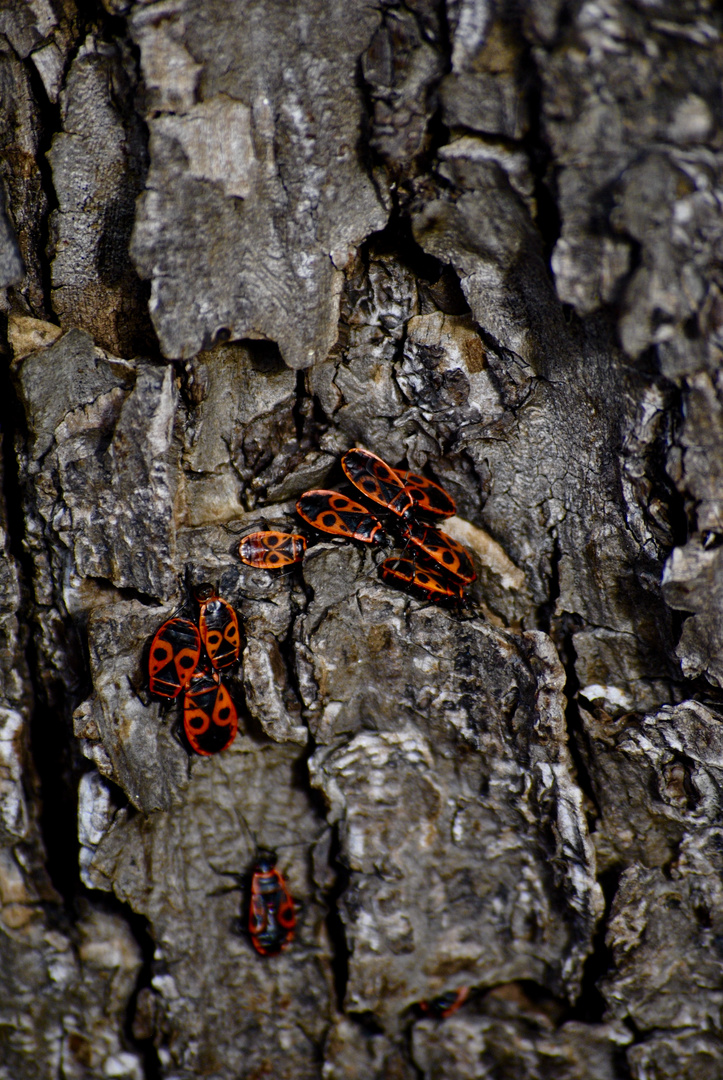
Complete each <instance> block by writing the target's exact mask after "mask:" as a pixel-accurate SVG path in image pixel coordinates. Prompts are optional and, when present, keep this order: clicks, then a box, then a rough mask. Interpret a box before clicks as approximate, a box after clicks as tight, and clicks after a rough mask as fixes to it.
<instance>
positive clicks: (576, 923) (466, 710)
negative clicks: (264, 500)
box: [299, 552, 602, 1023]
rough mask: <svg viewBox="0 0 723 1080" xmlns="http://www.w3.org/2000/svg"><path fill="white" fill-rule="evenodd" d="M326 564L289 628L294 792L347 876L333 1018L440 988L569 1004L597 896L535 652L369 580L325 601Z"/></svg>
mask: <svg viewBox="0 0 723 1080" xmlns="http://www.w3.org/2000/svg"><path fill="white" fill-rule="evenodd" d="M338 569H339V568H338V560H336V559H335V558H334V555H333V553H328V557H325V554H324V553H322V552H320V553H319V554H318V556H317V557H316V558H315V559H314V560H313V562H311V561H310V563H309V569H308V570H307V571H306V574H305V576H306V578H307V580H308V581H309V583H310V584H311V585H312V587H313V589H314V601H313V603H312V605H310V607H309V610H308V613H307V614H306V615H304V616H303V617H302V619H301V621H300V624H299V633H300V643H301V656H300V659H301V663H302V664H303V667H304V669H305V670H304V678H303V683H302V694H303V695H304V701H305V705H306V707H307V715H308V719H309V726H310V730H311V732H312V734H313V736H314V738H315V740H316V742H317V744H321V746H320V748H319V749H318V750H317V751H316V752H315V754H314V756H313V757H312V759H311V761H310V763H309V764H310V771H311V777H312V782H313V783H314V784H315V785H317V786H319V787H320V788H321V789H322V790H323V792H324V794H325V796H326V799H327V801H328V803H329V805H330V810H331V817H332V820H336V821H339V823H340V828H341V843H342V851H343V855H344V860H345V862H346V863H347V864H348V865H349V867H350V869H351V871H352V873H351V883H350V887H349V889H348V890H347V892H346V893H345V895H344V898H343V900H342V918H343V919H344V923H345V926H346V932H347V938H348V941H349V946H350V949H351V959H350V977H349V984H348V987H347V998H346V1005H347V1008H348V1009H351V1010H352V1011H359V1012H364V1011H367V1010H370V1011H372V1012H374V1013H375V1014H378V1015H381V1016H383V1017H385V1018H386V1020H387V1022H389V1023H393V1021H394V1017H395V1015H398V1014H399V1013H400V1012H402V1011H403V1010H404V1008H405V1007H408V1006H409V1005H411V1004H412V1003H413V1002H415V1001H418V1000H420V998H423V997H427V996H435V995H436V994H437V993H442V992H444V991H446V990H448V989H450V988H451V987H453V986H455V985H460V984H465V983H466V984H470V983H471V984H476V983H480V982H483V983H486V984H490V983H494V982H500V981H509V980H512V979H515V978H532V979H535V980H536V981H538V982H540V983H542V984H545V985H548V986H549V987H550V988H551V989H554V990H555V991H556V992H558V993H561V992H562V993H565V992H567V993H570V994H572V995H573V996H574V994H575V993H576V987H577V985H578V983H579V979H580V975H581V967H582V962H583V960H584V957H585V956H586V954H587V953H588V951H589V949H590V939H591V934H592V932H593V929H594V926H595V923H596V921H597V918H598V917H599V915H600V912H601V902H602V897H601V894H600V892H599V888H598V886H597V884H596V883H595V880H594V869H593V863H592V850H591V847H590V844H589V839H588V837H587V827H586V824H585V819H584V816H583V813H582V804H581V800H580V793H579V790H578V789H577V788H576V787H575V785H574V784H573V783H572V777H571V772H570V768H571V765H570V760H569V758H568V756H567V750H566V748H565V736H564V723H563V712H562V698H561V696H560V690H561V687H562V684H563V682H564V676H563V673H562V670H561V668H560V667H559V664H558V662H557V659H556V654H555V652H554V649H553V648H552V646H551V643H550V642H549V640H548V639H547V638H546V637H545V635H542V634H531V635H525V636H524V637H523V638H515V637H513V636H510V635H507V634H505V633H503V632H501V631H497V630H492V629H490V628H489V627H487V626H485V625H483V624H481V623H480V622H478V621H476V620H472V621H462V622H460V621H459V620H458V619H456V618H455V617H454V616H453V615H449V614H447V613H444V612H440V611H434V610H430V609H429V608H427V609H422V610H419V611H418V610H415V608H414V607H413V606H412V607H411V608H410V605H409V602H408V601H405V599H404V598H403V597H402V596H400V595H399V594H398V593H396V592H395V591H393V590H391V589H387V588H385V587H384V586H379V585H371V584H370V585H366V586H363V585H362V586H361V587H359V588H358V589H357V590H356V595H355V596H353V597H349V598H348V599H347V598H345V599H343V600H341V601H337V600H335V599H334V598H332V597H330V596H329V589H327V587H326V585H325V583H326V581H327V580H329V579H333V578H338ZM483 687H484V690H483V689H482V688H483ZM503 717H504V719H502V718H503ZM522 762H524V765H522V764H520V763H522ZM516 763H517V764H516ZM513 806H514V810H512V807H513ZM550 862H551V863H552V866H555V865H557V866H558V868H559V870H558V871H555V870H554V869H552V870H551V867H550ZM563 865H566V866H567V871H562V866H563ZM550 870H551V872H550ZM482 897H486V898H487V900H486V902H482V903H481V902H480V900H481V898H482ZM533 913H534V914H533ZM381 956H385V957H386V960H385V962H384V963H383V964H380V963H379V959H380V957H381ZM450 984H451V986H450Z"/></svg>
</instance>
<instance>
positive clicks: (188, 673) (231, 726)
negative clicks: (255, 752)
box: [148, 585, 241, 756]
mask: <svg viewBox="0 0 723 1080" xmlns="http://www.w3.org/2000/svg"><path fill="white" fill-rule="evenodd" d="M194 598H195V600H196V602H197V604H198V608H199V612H198V625H197V624H196V623H195V622H193V621H192V620H191V619H186V618H184V617H182V616H180V615H174V616H173V617H172V618H170V619H167V620H166V622H164V623H163V625H162V626H159V628H158V630H157V631H156V633H155V635H154V637H153V641H152V642H151V648H150V652H149V654H148V678H149V686H150V690H151V693H152V694H155V695H156V696H157V697H161V698H166V699H172V698H177V697H178V696H179V695H180V694H181V692H183V730H184V732H185V734H186V738H187V739H188V743H189V745H190V746H191V748H192V749H193V750H195V752H196V753H197V754H204V755H206V756H208V755H210V754H216V753H218V751H219V750H225V749H226V747H227V746H230V745H231V743H232V742H233V740H234V738H235V736H236V731H237V730H238V713H237V711H236V706H235V705H234V703H233V701H232V700H231V695H230V694H229V692H228V690H227V689H226V687H225V686H224V684H223V682H222V680H221V671H223V670H224V669H225V668H229V667H231V665H232V664H235V663H236V661H237V660H238V656H239V651H240V648H241V635H240V632H239V625H238V616H237V615H236V612H235V611H234V609H233V608H232V607H231V605H230V604H228V603H227V602H226V601H225V600H222V599H221V597H220V596H218V595H217V593H216V590H215V589H214V588H213V586H212V585H199V586H198V588H197V589H195V590H194Z"/></svg>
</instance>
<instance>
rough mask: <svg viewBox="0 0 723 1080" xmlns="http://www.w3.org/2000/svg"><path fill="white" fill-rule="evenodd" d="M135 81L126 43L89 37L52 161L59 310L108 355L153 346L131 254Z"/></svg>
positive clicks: (138, 136)
mask: <svg viewBox="0 0 723 1080" xmlns="http://www.w3.org/2000/svg"><path fill="white" fill-rule="evenodd" d="M135 90H136V74H135V69H134V65H133V61H132V58H131V55H130V52H129V50H128V48H127V46H125V45H123V44H122V43H118V42H116V43H113V44H110V43H106V42H104V41H102V40H99V39H98V38H96V37H95V36H94V35H92V34H91V35H89V36H88V37H87V38H86V40H85V41H84V42H83V45H82V46H81V48H80V49H79V50H78V53H77V55H76V56H75V58H74V60H73V63H72V65H71V68H70V71H69V73H68V77H67V79H66V81H65V86H64V89H63V92H62V95H61V105H62V117H63V128H62V131H60V132H59V133H58V134H57V135H56V136H55V138H54V139H53V145H52V147H51V150H50V152H49V154H48V160H49V162H50V164H51V167H52V170H53V186H54V188H55V193H56V196H57V199H58V209H57V210H56V211H54V212H53V214H52V215H51V221H50V227H51V235H52V249H53V250H52V252H51V257H52V285H53V295H52V302H53V308H54V310H55V312H56V314H57V315H58V317H59V319H60V323H61V325H62V326H63V327H64V328H69V327H73V326H74V327H79V328H80V329H83V330H86V331H87V332H88V333H89V334H91V335H92V336H93V338H94V340H95V341H96V342H97V344H99V345H101V346H102V347H104V348H106V349H109V350H110V351H111V352H114V353H117V354H119V355H124V356H132V355H134V354H135V353H137V352H139V351H141V350H142V349H143V347H144V345H146V344H147V341H148V338H149V333H150V326H149V324H148V312H147V307H146V300H145V296H144V289H143V285H142V283H141V281H140V280H139V278H138V276H137V274H136V272H135V270H134V268H133V266H132V265H131V262H130V256H129V254H128V245H129V242H130V236H131V230H132V228H133V220H134V214H135V201H136V198H137V196H138V194H139V193H140V191H141V189H142V187H143V178H144V173H145V169H146V147H145V137H144V133H143V130H142V125H141V121H140V119H139V117H138V116H137V115H136V114H135V112H134V111H133V105H134V94H135Z"/></svg>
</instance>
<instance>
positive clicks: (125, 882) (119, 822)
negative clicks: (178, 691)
mask: <svg viewBox="0 0 723 1080" xmlns="http://www.w3.org/2000/svg"><path fill="white" fill-rule="evenodd" d="M298 755H299V749H298V747H289V746H278V745H274V744H273V743H271V744H266V745H263V746H262V745H259V744H258V743H255V742H253V741H252V740H250V739H248V738H244V737H243V736H240V737H239V738H238V739H237V740H236V742H235V743H234V744H233V746H232V748H231V749H230V750H229V751H227V752H226V753H225V754H224V755H222V756H220V757H216V758H213V759H206V760H201V759H197V760H196V761H194V763H193V767H192V769H191V778H190V782H189V785H188V788H187V790H186V792H185V796H184V799H183V802H182V804H181V805H180V806H178V807H177V808H176V809H175V810H174V812H173V813H170V814H153V815H152V816H150V817H148V818H143V817H140V816H134V815H128V814H127V813H121V814H119V815H118V816H117V817H116V820H115V822H114V824H113V826H112V828H111V829H110V831H109V832H108V833H107V835H106V837H105V838H104V840H103V841H102V843H101V844H100V845H99V846H98V848H97V851H96V854H95V856H94V859H93V861H92V863H91V866H90V871H89V872H90V873H91V874H94V875H97V876H98V878H99V880H101V881H103V880H105V881H108V882H112V883H113V888H114V890H115V891H116V893H117V895H118V896H119V897H120V898H121V899H123V900H125V901H127V902H129V903H130V904H131V905H132V906H133V908H134V909H135V910H137V911H141V912H143V914H144V915H145V916H146V917H147V918H148V919H149V920H150V922H151V924H152V925H153V928H154V939H155V941H156V956H155V963H154V978H153V991H154V993H155V995H157V996H158V998H159V1000H160V1002H161V1004H162V1008H163V1012H164V1025H165V1027H166V1031H167V1032H168V1042H167V1044H166V1045H165V1046H163V1047H162V1048H161V1054H160V1056H161V1063H162V1066H163V1069H164V1071H167V1072H168V1073H171V1074H173V1075H175V1076H178V1077H182V1078H183V1080H192V1078H193V1077H195V1076H197V1075H198V1074H199V1072H203V1071H206V1072H212V1073H213V1075H214V1076H217V1077H218V1078H219V1080H233V1078H235V1077H238V1076H239V1075H243V1074H244V1073H246V1074H247V1075H248V1074H251V1075H253V1072H254V1071H255V1070H256V1071H258V1070H260V1069H263V1068H265V1067H266V1066H265V1064H264V1063H265V1062H266V1063H268V1062H269V1061H273V1062H274V1073H275V1075H278V1076H281V1077H285V1078H286V1077H288V1078H289V1080H290V1078H291V1077H303V1078H307V1077H308V1078H311V1077H318V1075H319V1069H318V1062H317V1056H316V1049H315V1047H316V1046H317V1045H318V1044H319V1043H320V1042H321V1040H322V1038H323V1035H324V1032H325V1030H326V1027H327V1026H328V1023H329V1020H330V1011H331V997H332V994H333V988H332V985H331V981H330V969H329V945H328V941H327V939H326V936H325V933H324V922H323V920H324V915H325V912H324V908H323V907H322V906H321V905H320V904H319V902H318V899H317V897H316V896H315V890H314V883H313V880H312V879H311V876H310V868H309V862H308V860H307V854H308V850H309V845H310V844H313V843H314V842H315V841H317V840H319V839H320V838H321V833H322V829H323V822H322V821H320V820H319V818H318V817H317V815H316V814H315V812H314V810H313V808H312V806H311V805H310V802H309V799H308V796H307V794H306V793H305V792H304V791H302V790H300V789H299V787H298V786H297V785H296V784H295V783H294V775H295V772H296V768H297V760H298ZM274 793H278V796H279V797H278V798H274V797H273V794H274ZM256 842H258V844H259V845H263V846H266V847H275V848H277V849H278V853H279V862H278V866H279V869H280V870H281V871H282V873H283V874H284V877H285V879H286V880H287V882H288V885H289V888H290V890H291V893H292V895H293V897H294V898H295V900H297V901H298V903H299V909H298V926H297V932H296V937H295V940H294V943H293V946H292V947H291V948H289V949H288V950H287V951H286V952H283V953H282V954H281V955H280V956H278V957H276V958H268V959H264V958H262V957H259V956H258V955H257V954H256V952H255V951H254V949H253V947H252V945H251V942H250V940H249V937H248V932H247V928H248V922H247V921H246V920H247V919H248V914H247V909H246V904H245V900H244V898H245V897H247V885H246V884H244V883H243V882H240V881H239V880H238V876H242V875H244V874H247V873H250V871H251V870H252V868H253V863H254V858H255V844H256ZM284 845H291V846H287V847H284ZM233 875H237V878H236V879H234V876H233ZM234 884H235V885H236V888H235V889H233V886H234ZM229 887H231V889H230V888H229ZM302 905H303V906H302ZM241 912H245V913H246V919H245V920H244V919H241V918H240V913H241Z"/></svg>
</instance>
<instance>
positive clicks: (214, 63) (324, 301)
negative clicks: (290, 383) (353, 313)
mask: <svg viewBox="0 0 723 1080" xmlns="http://www.w3.org/2000/svg"><path fill="white" fill-rule="evenodd" d="M220 11H221V9H220V8H219V14H220ZM378 19H379V15H378V12H377V9H376V8H375V7H374V5H372V4H366V3H365V4H362V5H361V6H360V5H355V6H353V7H352V8H349V6H348V5H346V4H342V3H335V4H332V5H331V6H330V5H329V4H316V6H314V5H313V4H312V5H311V7H310V6H309V5H304V8H303V9H301V8H299V9H297V8H294V7H293V6H284V7H283V8H279V9H274V10H273V11H270V10H268V9H267V8H266V7H265V5H264V4H262V3H259V2H248V0H234V3H232V4H231V6H230V7H229V6H228V5H227V4H225V5H223V17H222V18H215V17H214V16H213V12H211V11H209V7H208V5H207V4H206V3H200V2H195V0H188V2H186V3H184V4H183V5H181V7H179V8H174V10H173V12H171V11H169V10H168V9H167V8H165V7H164V6H163V5H154V4H145V5H142V6H140V5H139V6H138V8H137V9H136V12H135V14H134V16H133V20H132V27H133V33H134V35H135V38H136V40H137V42H138V45H139V47H140V50H141V65H142V70H143V74H144V76H145V78H146V80H147V82H148V85H149V88H150V90H151V92H152V96H151V99H150V105H151V108H152V109H153V110H154V112H153V113H151V115H149V117H148V120H149V127H150V132H151V146H150V153H151V171H150V174H149V176H148V181H147V190H146V192H145V193H144V195H143V197H142V200H141V204H140V210H139V215H138V217H137V221H136V228H135V233H134V239H133V256H134V259H135V261H136V264H137V266H138V267H139V270H140V272H141V273H142V275H143V276H144V277H146V278H149V279H150V281H151V289H152V294H151V304H150V309H151V314H152V317H153V320H154V325H155V327H156V331H157V333H158V336H159V339H160V342H161V347H162V349H163V351H164V353H165V354H166V355H167V356H171V357H190V356H193V355H194V354H195V353H197V352H198V351H199V350H200V349H201V348H203V347H206V346H208V345H209V344H211V343H212V342H213V341H214V339H215V337H216V334H217V333H218V332H219V331H221V330H222V331H224V332H225V333H226V335H227V336H231V337H232V338H243V337H267V338H270V339H271V340H273V341H275V342H277V343H278V346H279V348H280V349H281V352H282V354H283V356H284V359H285V360H286V362H287V363H288V364H289V365H290V366H291V367H294V368H301V367H308V366H309V365H310V364H312V363H313V362H314V361H315V360H318V359H323V357H324V356H326V354H327V353H328V351H329V349H330V348H331V346H332V345H333V343H334V340H335V338H336V333H337V325H336V324H337V317H338V297H339V292H340V289H341V284H342V275H341V273H340V270H341V268H343V267H344V266H345V265H346V263H347V262H348V260H349V258H350V257H351V255H352V254H353V252H354V251H355V249H356V247H357V246H358V245H359V244H360V243H361V241H362V240H363V239H364V238H365V236H367V235H368V234H369V233H370V232H372V231H374V230H376V229H380V228H382V226H383V225H384V223H385V221H386V217H387V214H386V211H385V210H384V208H383V206H382V204H381V202H380V199H379V196H378V195H377V193H376V190H375V187H374V184H373V182H372V180H371V178H370V175H369V173H368V170H367V168H366V167H365V165H364V163H363V161H362V159H361V156H360V151H359V143H360V138H361V124H362V111H363V104H362V99H361V94H360V92H359V90H358V88H357V86H356V85H355V69H356V66H357V64H358V58H359V55H360V53H361V52H362V51H363V50H364V49H365V48H366V46H367V45H368V43H369V40H370V38H371V36H372V34H373V33H374V30H375V27H376V26H377V24H378ZM288 38H294V39H297V38H298V40H300V41H303V43H304V46H303V49H302V50H289V51H287V50H281V51H279V50H277V49H276V48H275V46H274V45H273V42H274V41H277V40H282V39H288ZM162 57H166V58H167V61H168V62H167V63H165V64H164V63H163V62H161V58H162ZM199 237H202V240H201V242H200V243H199V239H198V238H199Z"/></svg>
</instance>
